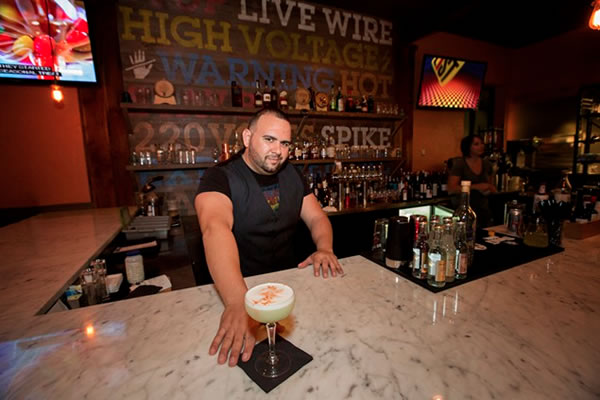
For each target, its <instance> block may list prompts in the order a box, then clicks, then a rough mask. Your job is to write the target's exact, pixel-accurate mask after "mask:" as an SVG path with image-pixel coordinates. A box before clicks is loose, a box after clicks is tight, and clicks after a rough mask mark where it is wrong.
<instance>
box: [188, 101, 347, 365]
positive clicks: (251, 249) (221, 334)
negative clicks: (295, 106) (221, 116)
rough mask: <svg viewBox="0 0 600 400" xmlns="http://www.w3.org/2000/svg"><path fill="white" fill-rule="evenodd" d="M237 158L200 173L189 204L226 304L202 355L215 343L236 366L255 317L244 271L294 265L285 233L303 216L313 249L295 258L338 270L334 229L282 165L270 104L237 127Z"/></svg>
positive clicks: (281, 131)
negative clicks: (240, 149)
mask: <svg viewBox="0 0 600 400" xmlns="http://www.w3.org/2000/svg"><path fill="white" fill-rule="evenodd" d="M242 138H243V141H244V146H245V150H244V151H243V153H242V154H241V156H234V157H233V158H231V159H230V160H228V161H226V162H224V163H221V164H219V165H217V166H215V167H213V168H209V169H208V170H207V171H206V172H205V173H204V176H203V177H202V181H201V183H200V187H199V189H198V195H197V196H196V199H195V204H194V205H195V208H196V212H197V215H198V221H199V224H200V230H201V231H202V240H203V243H204V250H205V253H206V262H207V264H208V269H209V271H210V274H211V276H212V278H213V280H214V283H215V287H216V289H217V291H218V292H219V295H220V296H221V299H222V300H223V303H224V305H225V310H224V311H223V314H222V315H221V321H220V325H219V329H218V331H217V334H216V336H215V338H214V340H213V341H212V343H211V346H210V349H209V354H211V355H214V354H216V353H217V351H218V350H219V348H220V351H219V356H218V362H219V364H223V363H225V361H226V360H227V359H228V358H229V366H235V365H236V364H237V362H238V358H239V356H240V352H241V351H242V349H243V354H242V361H248V359H250V356H251V354H252V349H253V347H254V343H255V337H254V330H255V328H256V327H257V325H258V324H257V323H256V322H255V321H253V320H252V319H251V318H250V317H249V316H248V314H247V313H246V310H245V306H244V296H245V294H246V291H247V290H248V288H247V286H246V283H245V282H244V279H243V276H250V275H256V274H263V273H266V272H272V271H275V270H278V269H282V268H290V267H295V266H296V265H293V264H292V262H293V257H292V255H293V248H292V235H293V233H294V231H295V228H296V224H297V223H298V222H299V219H302V220H303V221H304V223H305V224H306V226H307V227H308V229H309V230H310V233H311V236H312V239H313V241H314V243H315V245H316V248H317V251H315V252H314V253H313V254H311V255H310V256H309V257H308V258H307V259H306V260H304V261H303V262H301V263H300V264H298V265H297V266H298V267H299V268H304V267H306V266H308V265H311V264H312V265H313V268H314V275H315V276H319V275H322V276H323V277H324V278H327V276H328V275H331V276H334V277H335V276H336V275H341V274H342V273H343V270H342V267H341V265H340V263H339V262H338V259H337V258H336V256H335V254H334V253H333V231H332V228H331V223H330V222H329V219H328V218H327V215H326V214H325V213H324V212H323V210H322V209H321V207H320V205H319V203H318V201H317V199H316V197H315V196H314V194H312V193H311V192H310V190H308V189H307V188H306V185H305V184H304V180H303V178H302V176H301V175H300V173H299V172H298V171H297V170H296V169H295V168H294V167H293V166H292V165H290V164H289V163H286V160H287V159H288V154H289V150H290V145H291V125H290V122H289V120H288V118H287V116H286V115H285V114H283V113H282V112H280V111H279V110H275V109H263V110H261V111H259V112H258V113H256V114H255V115H254V116H253V117H252V119H251V120H250V122H249V124H248V128H247V129H244V131H243V133H242Z"/></svg>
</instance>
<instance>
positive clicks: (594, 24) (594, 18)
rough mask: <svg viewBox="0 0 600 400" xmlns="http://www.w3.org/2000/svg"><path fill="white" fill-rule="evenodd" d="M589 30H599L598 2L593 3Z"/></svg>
mask: <svg viewBox="0 0 600 400" xmlns="http://www.w3.org/2000/svg"><path fill="white" fill-rule="evenodd" d="M590 28H592V29H595V30H600V1H599V0H596V1H594V9H593V10H592V15H591V16H590Z"/></svg>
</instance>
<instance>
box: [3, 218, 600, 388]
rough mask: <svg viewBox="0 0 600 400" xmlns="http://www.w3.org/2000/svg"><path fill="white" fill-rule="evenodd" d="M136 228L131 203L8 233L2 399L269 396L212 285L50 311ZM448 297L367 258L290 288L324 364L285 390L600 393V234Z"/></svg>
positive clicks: (294, 329)
mask: <svg viewBox="0 0 600 400" xmlns="http://www.w3.org/2000/svg"><path fill="white" fill-rule="evenodd" d="M119 230H120V221H119V214H118V211H117V210H87V211H78V212H73V213H61V214H53V215H50V214H49V215H40V216H37V217H34V218H31V219H29V220H26V221H22V222H20V223H17V224H13V225H10V226H7V227H4V228H0V251H1V255H2V264H1V267H0V268H1V271H0V272H2V277H3V280H2V283H1V284H0V285H1V289H2V291H1V292H0V305H1V306H2V307H1V308H0V324H1V326H0V365H2V368H1V370H0V398H3V399H21V398H32V399H58V398H73V399H76V398H92V399H106V398H115V399H116V398H128V399H147V398H149V399H164V398H214V399H255V398H256V399H258V398H265V397H267V395H265V394H264V393H263V392H262V390H261V389H260V388H259V387H258V386H257V385H256V384H255V383H254V382H252V381H251V380H250V379H249V378H248V377H247V376H246V375H245V373H244V372H243V371H242V369H241V368H238V367H234V368H229V367H227V366H218V365H217V362H216V358H215V357H211V356H209V355H208V347H209V345H210V342H211V341H212V339H213V337H214V334H215V332H216V329H217V326H218V323H219V318H220V315H221V312H222V310H223V306H222V303H221V301H220V299H219V296H218V294H217V293H216V291H215V289H214V287H213V286H212V285H205V286H199V287H194V288H189V289H184V290H178V291H173V292H168V293H161V294H157V295H153V296H146V297H141V298H135V299H130V300H124V301H120V302H115V303H108V304H103V305H98V306H93V307H87V308H82V309H78V310H73V311H68V312H60V313H53V314H47V315H36V314H37V313H38V312H39V311H40V310H42V309H44V307H46V306H47V304H48V303H49V302H51V299H52V298H53V297H54V296H56V294H57V293H59V292H61V290H62V289H64V285H65V284H66V283H67V282H68V281H69V280H70V279H71V278H72V277H73V276H74V275H75V274H76V273H77V271H78V270H79V269H80V268H81V267H82V266H83V265H85V264H86V263H87V262H88V261H89V260H90V259H92V258H93V257H94V256H95V255H96V254H98V252H99V251H100V250H101V249H102V248H103V246H105V245H106V243H107V242H108V241H110V240H111V237H113V236H114V235H116V234H117V233H118V232H119ZM564 245H565V251H564V252H562V253H559V254H555V255H553V256H551V257H546V258H542V259H538V260H536V261H533V262H530V263H527V264H524V265H521V266H518V267H515V268H512V269H509V270H506V271H503V272H500V273H498V274H495V275H490V276H487V277H485V278H481V279H478V280H476V281H473V282H469V283H467V284H465V285H461V286H459V287H456V288H451V289H448V290H446V291H444V292H441V293H431V292H429V291H427V290H425V289H424V288H422V287H420V286H418V285H415V284H414V283H412V282H410V281H408V280H405V279H403V278H402V277H400V276H398V275H396V274H394V273H393V272H390V271H388V270H386V269H385V268H382V267H381V266H378V265H376V264H374V263H372V262H370V261H368V260H366V259H365V258H362V257H360V256H353V257H347V258H344V259H342V260H341V262H342V264H343V267H344V270H345V274H344V275H343V276H342V277H338V278H333V279H332V278H329V279H323V278H315V277H314V276H313V275H312V271H311V270H310V268H308V269H304V270H296V269H292V270H285V271H278V272H274V273H270V274H266V275H259V276H254V277H250V278H247V279H246V281H247V284H248V286H254V285H256V284H258V283H263V282H269V281H271V282H281V283H285V284H287V285H289V286H291V287H292V288H293V289H294V290H295V292H296V299H297V300H296V306H295V308H294V310H293V311H292V314H291V315H290V317H288V318H287V319H285V320H283V321H282V322H281V324H282V325H283V326H284V327H285V331H284V332H282V333H281V335H282V336H283V337H285V338H286V339H287V340H289V341H291V342H292V343H293V344H295V345H296V346H298V347H300V348H301V349H303V350H304V351H306V352H307V353H309V354H310V355H312V357H313V358H314V359H313V361H311V362H310V363H309V364H307V365H306V366H305V367H303V368H302V369H301V370H300V371H298V372H297V373H296V374H294V375H292V376H291V377H290V378H289V379H287V380H286V381H285V382H283V383H282V384H281V385H280V386H278V387H277V388H275V389H274V390H273V391H271V392H270V393H269V394H268V397H269V398H274V399H286V400H288V399H313V398H314V399H338V398H350V399H377V398H381V399H392V398H393V399H395V398H405V399H432V398H435V399H467V398H478V399H491V398H495V399H597V398H598V397H599V396H600V381H599V380H598V371H600V347H599V346H598V341H597V339H596V336H597V335H596V332H599V331H600V317H599V315H598V312H597V310H598V309H600V291H599V290H598V288H599V287H600V236H596V237H592V238H589V239H586V240H582V241H572V240H565V241H564Z"/></svg>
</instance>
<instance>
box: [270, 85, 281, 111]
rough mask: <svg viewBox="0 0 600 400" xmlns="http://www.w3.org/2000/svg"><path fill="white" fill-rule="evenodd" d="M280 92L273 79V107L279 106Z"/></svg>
mask: <svg viewBox="0 0 600 400" xmlns="http://www.w3.org/2000/svg"><path fill="white" fill-rule="evenodd" d="M278 94H279V93H278V92H277V87H276V86H275V81H271V107H272V108H277V106H278V105H279V100H278V98H277V97H278Z"/></svg>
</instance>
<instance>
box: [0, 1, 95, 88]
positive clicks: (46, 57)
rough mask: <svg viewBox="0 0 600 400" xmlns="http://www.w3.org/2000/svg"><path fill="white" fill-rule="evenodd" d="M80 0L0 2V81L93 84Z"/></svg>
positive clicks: (92, 66)
mask: <svg viewBox="0 0 600 400" xmlns="http://www.w3.org/2000/svg"><path fill="white" fill-rule="evenodd" d="M87 21H88V19H87V14H86V9H85V4H84V2H83V1H81V0H0V78H2V79H8V80H11V81H14V80H30V81H33V80H39V81H53V80H54V79H55V77H56V80H57V81H60V82H61V83H63V82H87V83H90V82H96V71H95V68H94V59H93V52H92V47H91V43H90V38H89V29H88V22H87Z"/></svg>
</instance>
